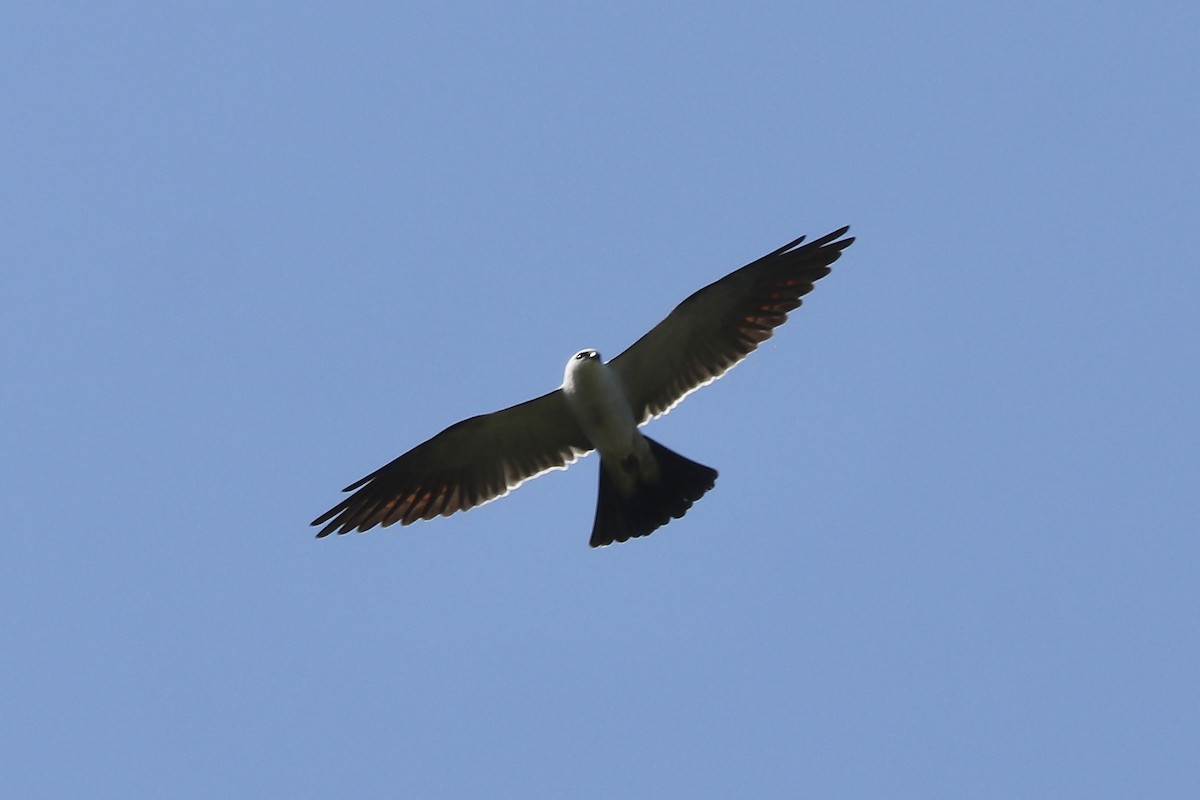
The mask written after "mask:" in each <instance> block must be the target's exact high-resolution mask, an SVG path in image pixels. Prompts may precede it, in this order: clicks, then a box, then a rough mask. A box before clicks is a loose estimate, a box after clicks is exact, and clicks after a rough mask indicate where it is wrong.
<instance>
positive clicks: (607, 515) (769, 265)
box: [313, 228, 854, 547]
mask: <svg viewBox="0 0 1200 800" xmlns="http://www.w3.org/2000/svg"><path fill="white" fill-rule="evenodd" d="M846 230H847V229H846V228H842V229H841V230H838V231H834V232H833V233H831V234H829V235H827V236H823V237H821V238H820V239H818V240H816V241H814V242H812V243H810V244H808V245H804V246H803V247H800V246H798V245H800V244H801V242H803V237H801V238H800V239H797V240H796V241H794V242H791V243H790V244H788V245H785V246H784V247H782V248H780V249H778V250H776V251H774V252H773V253H769V254H768V255H766V256H763V257H762V258H760V259H758V260H757V261H754V262H752V263H750V264H748V265H746V266H745V267H742V268H741V269H739V270H737V271H735V272H733V273H730V274H729V275H727V276H725V277H724V278H722V279H720V280H718V281H716V282H715V283H713V284H710V285H709V286H706V287H705V288H703V289H701V290H700V291H698V292H695V293H694V294H692V295H691V296H690V297H688V298H687V299H686V300H684V301H683V302H682V303H680V304H679V305H678V306H677V307H676V308H675V310H674V311H672V312H671V314H670V315H668V316H667V318H666V319H665V320H663V321H662V322H661V323H659V324H658V325H656V326H655V327H654V328H653V329H651V330H650V332H649V333H647V334H646V335H645V336H643V337H642V338H641V339H639V340H638V341H637V342H635V343H634V344H633V345H632V346H631V347H629V348H628V349H627V350H625V352H623V353H621V354H620V355H619V356H617V357H616V358H614V359H613V360H612V361H609V362H607V363H605V362H604V361H602V360H601V358H600V355H599V353H597V352H596V351H595V350H591V349H588V350H581V351H580V352H578V353H576V354H575V355H574V356H572V357H571V359H570V360H569V361H568V362H567V366H566V370H565V372H564V375H563V383H562V386H561V387H560V388H559V389H556V390H554V391H552V392H550V393H548V394H545V395H542V396H541V397H538V398H535V399H533V400H530V401H528V402H525V403H520V404H519V405H515V406H512V407H510V408H506V409H503V410H501V411H496V412H494V413H492V414H484V415H481V416H478V417H472V418H470V419H466V420H463V421H462V422H459V423H456V424H454V425H451V426H450V427H449V428H447V429H446V430H444V431H442V432H441V433H439V434H438V435H437V436H434V437H433V438H432V439H430V440H428V441H426V442H425V443H423V444H421V445H418V446H417V447H415V448H413V449H412V450H410V451H409V452H407V453H405V454H404V455H402V456H400V457H399V458H397V459H396V460H394V461H392V462H391V463H390V464H387V465H386V466H384V467H382V468H381V469H379V470H376V471H375V472H373V473H371V474H370V475H368V476H366V477H365V478H363V479H362V480H360V481H358V482H356V483H354V484H352V485H351V486H348V487H347V488H346V491H348V492H354V494H352V495H350V496H349V497H347V498H346V499H345V500H343V501H342V502H341V503H339V504H338V505H336V506H334V507H333V508H332V509H330V510H329V511H327V512H326V513H325V514H322V515H321V516H320V517H318V518H317V519H316V520H314V521H313V525H323V526H324V527H323V528H322V529H321V531H320V532H319V533H318V534H317V536H327V535H328V534H330V533H333V532H335V531H336V532H337V533H339V534H341V533H348V532H350V531H352V530H357V531H366V530H368V529H370V528H372V527H374V526H375V525H384V526H387V525H391V524H392V523H395V522H399V523H400V524H402V525H407V524H409V523H411V522H415V521H416V520H418V519H431V518H433V517H435V516H439V515H441V516H445V515H448V514H452V513H454V512H455V511H463V510H466V509H469V508H473V507H475V506H477V505H481V504H482V503H486V502H488V501H489V500H493V499H495V498H497V497H501V496H503V495H504V494H506V493H507V492H508V491H509V490H510V489H513V488H515V487H516V486H518V485H520V484H521V483H522V482H523V481H525V480H527V479H529V478H532V477H535V476H537V475H540V474H542V473H543V472H546V471H548V470H551V469H563V468H565V467H566V466H567V465H569V464H571V463H572V462H574V461H575V460H576V459H577V458H578V457H579V456H581V455H584V454H585V453H587V452H589V451H591V450H596V451H598V452H599V454H600V490H599V496H598V498H597V503H596V516H595V521H594V524H593V529H592V538H591V544H592V546H594V547H595V546H600V545H606V544H610V543H612V542H614V541H617V542H623V541H626V540H627V539H630V538H634V537H638V536H645V535H647V534H649V533H652V532H653V531H655V530H656V529H658V528H659V527H660V526H662V525H664V524H666V523H667V522H669V521H670V520H671V519H673V518H679V517H682V516H683V515H684V513H685V512H686V511H687V510H688V509H689V508H690V507H691V505H692V503H693V502H695V501H696V500H699V499H700V497H701V496H702V495H704V493H705V492H707V491H708V490H709V489H711V488H712V487H713V485H714V483H715V482H716V478H717V473H716V470H713V469H711V468H709V467H706V466H704V465H702V464H697V463H696V462H694V461H691V460H689V459H687V458H684V457H683V456H681V455H679V454H677V453H674V452H672V451H671V450H668V449H667V448H665V447H663V446H662V445H660V444H659V443H658V442H655V441H654V440H652V439H650V438H648V437H646V436H644V435H642V433H641V431H640V430H639V427H640V426H641V425H643V424H645V423H646V422H648V421H649V420H651V419H653V418H654V417H657V416H661V415H662V414H665V413H666V412H667V411H669V410H670V409H671V408H673V407H674V406H675V405H676V404H678V403H679V401H680V400H682V399H683V398H684V397H685V396H687V395H688V394H690V393H691V392H692V391H695V390H696V389H697V388H699V387H700V386H703V385H705V384H707V383H711V382H712V381H713V380H716V379H717V378H719V377H720V376H721V375H723V374H724V373H725V372H726V371H728V370H729V369H730V368H731V367H733V366H734V365H735V364H737V363H738V362H739V361H741V359H742V358H744V357H745V356H746V355H747V354H748V353H750V352H751V351H752V350H754V349H755V348H756V347H757V346H758V345H759V344H760V343H761V342H762V341H764V340H766V339H768V338H770V336H771V335H772V333H773V331H774V329H775V328H776V327H778V326H779V325H781V324H783V322H784V321H786V319H787V314H788V312H789V311H791V310H793V309H795V308H796V307H798V306H799V305H800V297H801V296H802V295H804V294H806V293H807V292H808V291H809V290H811V289H812V285H813V283H814V282H815V281H817V280H819V279H820V278H822V277H824V276H825V275H827V274H828V273H829V264H831V263H833V262H834V261H836V260H837V258H838V257H839V256H840V255H841V252H842V250H843V249H845V248H846V247H847V246H849V245H850V243H851V242H853V241H854V240H853V239H842V238H841V237H842V236H843V235H844V234H845V233H846Z"/></svg>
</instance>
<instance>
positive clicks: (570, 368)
mask: <svg viewBox="0 0 1200 800" xmlns="http://www.w3.org/2000/svg"><path fill="white" fill-rule="evenodd" d="M603 363H604V362H603V361H601V360H600V354H599V353H597V352H596V351H595V350H592V349H590V348H589V349H587V350H580V351H579V352H578V353H576V354H575V355H573V356H571V358H570V359H569V360H568V361H567V368H566V369H565V370H563V384H564V385H567V384H570V383H571V382H572V376H573V375H574V374H575V373H576V372H577V371H579V370H593V369H595V368H596V367H598V366H599V365H601V364H603Z"/></svg>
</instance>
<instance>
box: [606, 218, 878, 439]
mask: <svg viewBox="0 0 1200 800" xmlns="http://www.w3.org/2000/svg"><path fill="white" fill-rule="evenodd" d="M848 230H850V229H849V228H848V227H846V228H841V229H839V230H836V231H834V232H833V233H831V234H829V235H827V236H822V237H821V238H820V239H817V240H816V241H813V242H810V243H809V244H806V245H803V246H801V243H802V242H803V241H804V237H803V236H801V237H800V238H799V239H797V240H796V241H794V242H791V243H790V244H787V245H785V246H783V247H781V248H779V249H778V250H776V251H775V252H773V253H768V254H767V255H765V256H763V257H762V258H760V259H758V260H757V261H754V262H752V263H750V264H747V265H746V266H744V267H742V268H741V269H739V270H737V271H736V272H732V273H730V274H729V275H726V276H725V277H724V278H721V279H720V280H719V281H717V282H715V283H711V284H709V285H708V286H705V287H704V288H703V289H701V290H700V291H698V292H696V293H695V294H693V295H692V296H691V297H689V298H688V299H686V300H684V301H683V302H682V303H680V304H679V305H678V306H676V307H675V310H674V311H672V312H671V313H670V314H669V315H667V318H666V319H664V320H663V321H662V322H660V323H658V325H656V326H654V328H653V329H652V330H651V331H650V332H649V333H647V334H646V335H645V336H643V337H642V338H640V339H638V340H637V341H636V342H634V343H633V345H632V346H630V347H629V348H628V349H627V350H626V351H625V352H623V353H621V354H620V355H619V356H617V357H616V358H614V359H613V360H612V362H611V363H612V365H613V367H614V368H615V369H616V370H617V373H618V374H619V375H620V376H621V380H622V382H623V383H624V385H625V390H626V392H627V393H628V395H629V401H630V403H631V404H632V405H633V411H634V416H635V417H636V418H637V420H638V424H642V423H644V422H646V421H648V420H650V419H653V418H654V417H657V416H661V415H662V414H665V413H667V412H668V411H670V410H671V409H672V408H674V407H675V406H676V405H678V404H679V401H680V400H682V399H683V398H684V397H686V396H687V395H689V394H691V393H692V392H694V391H695V390H696V389H699V388H700V387H701V386H704V385H706V384H709V383H712V382H713V381H715V380H716V379H717V378H719V377H721V376H722V375H724V374H725V373H726V372H728V371H729V369H730V368H732V367H733V366H734V365H735V364H737V363H738V362H739V361H741V360H742V359H743V358H745V357H746V356H747V355H748V354H749V353H750V352H751V351H752V350H754V349H755V348H756V347H758V345H759V344H760V343H761V342H764V341H766V340H767V339H769V338H771V335H772V334H773V333H774V331H775V328H777V327H779V326H780V325H782V324H783V323H784V322H786V321H787V315H788V312H789V311H792V310H794V309H796V308H798V307H799V306H800V298H801V296H803V295H805V294H807V293H808V292H810V291H811V290H812V288H813V283H815V282H816V281H818V280H820V279H821V278H823V277H825V276H826V275H828V274H829V265H830V264H832V263H833V262H834V261H837V259H838V257H839V256H841V254H842V250H844V249H846V248H847V247H849V246H850V244H851V243H852V242H853V241H854V239H853V238H848V239H842V238H841V237H842V236H844V235H845V233H846V232H847V231H848Z"/></svg>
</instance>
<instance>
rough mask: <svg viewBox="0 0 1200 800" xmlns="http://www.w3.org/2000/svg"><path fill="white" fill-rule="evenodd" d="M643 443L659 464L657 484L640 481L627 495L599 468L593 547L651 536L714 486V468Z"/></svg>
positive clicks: (685, 511)
mask: <svg viewBox="0 0 1200 800" xmlns="http://www.w3.org/2000/svg"><path fill="white" fill-rule="evenodd" d="M646 442H647V443H648V444H649V445H650V453H651V455H652V456H653V457H654V459H655V460H656V461H657V462H658V480H657V481H654V482H650V481H648V480H640V481H638V482H637V483H636V484H635V485H634V487H633V490H632V492H630V493H628V494H626V493H623V492H622V491H621V488H620V487H619V486H618V484H617V481H615V480H613V478H612V477H610V476H609V473H608V468H606V465H604V464H601V465H600V492H599V495H598V496H597V498H596V522H595V524H594V525H593V526H592V540H591V545H592V547H603V546H604V545H608V544H612V543H613V542H624V541H628V540H629V539H633V538H635V537H638V536H646V535H648V534H651V533H653V532H654V531H656V530H657V529H658V528H660V527H662V526H663V525H666V524H667V523H668V522H670V521H671V520H672V519H679V518H680V517H682V516H683V515H684V514H685V513H687V510H688V509H689V508H691V507H692V503H694V502H696V501H697V500H699V499H700V498H701V497H703V496H704V493H705V492H707V491H708V490H709V489H711V488H712V487H713V486H714V485H715V484H716V482H717V471H716V470H715V469H712V468H711V467H706V466H704V465H703V464H697V463H696V462H695V461H692V460H691V459H687V458H684V457H683V456H681V455H679V454H678V453H676V452H674V451H672V450H668V449H667V448H665V447H663V446H662V445H661V444H659V443H658V442H656V441H654V440H653V439H650V438H649V437H647V438H646Z"/></svg>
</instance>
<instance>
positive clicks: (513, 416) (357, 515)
mask: <svg viewBox="0 0 1200 800" xmlns="http://www.w3.org/2000/svg"><path fill="white" fill-rule="evenodd" d="M591 449H592V446H591V444H590V443H589V442H588V439H587V437H586V436H585V435H584V433H583V430H582V429H581V428H580V427H579V425H578V423H576V422H575V419H574V417H572V416H571V414H570V412H569V411H568V410H567V402H566V399H565V397H564V396H563V393H562V390H561V389H555V390H554V391H553V392H550V393H549V394H544V395H542V396H541V397H538V398H536V399H534V400H529V401H528V402H525V403H520V404H519V405H515V406H511V407H509V408H506V409H503V410H501V411H496V412H494V413H492V414H483V415H481V416H478V417H471V418H470V419H465V420H463V421H462V422H459V423H456V424H454V425H451V426H450V427H449V428H446V430H444V431H442V432H441V433H439V434H438V435H437V436H434V437H433V438H432V439H430V440H429V441H427V442H425V443H424V444H420V445H417V446H416V447H414V448H413V449H412V450H409V451H408V452H407V453H405V454H404V455H402V456H400V457H399V458H397V459H396V460H395V461H392V462H391V463H390V464H388V465H386V466H384V467H381V468H380V469H378V470H376V471H375V472H372V473H371V474H370V475H368V476H366V477H365V478H363V479H362V480H360V481H357V482H356V483H353V484H351V485H350V486H347V487H346V489H345V491H347V492H354V494H352V495H350V496H349V497H347V498H346V499H345V500H343V501H342V502H341V503H339V504H337V505H336V506H334V507H333V508H331V509H329V510H328V511H326V512H325V513H324V514H322V515H321V516H319V517H317V518H316V519H315V520H313V523H312V524H313V525H324V527H323V528H322V529H321V532H320V533H318V534H317V536H318V537H321V536H328V535H329V534H331V533H333V532H335V531H336V532H337V533H339V534H341V533H348V532H350V531H355V530H356V531H366V530H368V529H370V528H373V527H375V526H376V525H383V526H385V527H386V526H388V525H391V524H392V523H394V522H399V523H400V524H401V525H408V524H409V523H411V522H415V521H417V520H418V519H432V518H433V517H436V516H438V515H441V516H448V515H450V514H453V513H454V512H455V511H466V510H467V509H469V508H474V507H475V506H477V505H482V504H483V503H486V502H488V501H489V500H494V499H496V498H497V497H502V496H503V495H505V494H507V493H508V491H509V490H510V489H515V488H516V487H517V486H519V485H520V484H521V483H522V482H523V481H526V480H528V479H530V478H533V477H536V476H538V475H541V474H542V473H543V472H547V471H549V470H552V469H563V468H565V467H566V466H567V465H568V464H570V463H572V462H574V461H575V459H577V458H579V456H581V455H584V454H585V453H587V452H589V451H590V450H591Z"/></svg>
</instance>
